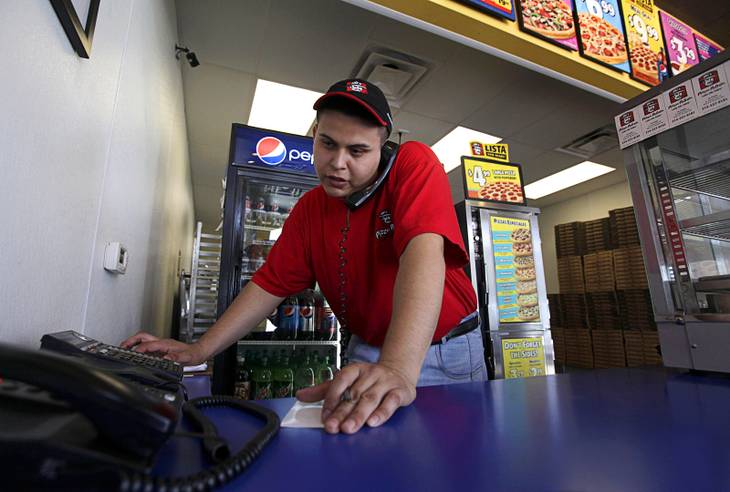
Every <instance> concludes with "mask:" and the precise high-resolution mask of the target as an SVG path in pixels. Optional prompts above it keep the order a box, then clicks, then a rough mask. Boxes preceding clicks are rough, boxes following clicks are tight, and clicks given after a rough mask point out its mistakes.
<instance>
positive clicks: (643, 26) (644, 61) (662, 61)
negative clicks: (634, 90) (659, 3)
mask: <svg viewBox="0 0 730 492" xmlns="http://www.w3.org/2000/svg"><path fill="white" fill-rule="evenodd" d="M621 5H622V10H623V15H624V25H625V26H626V34H627V37H628V42H629V43H628V44H629V61H630V63H631V76H632V77H633V78H635V79H637V80H640V81H642V82H644V83H646V84H649V85H658V84H659V83H660V82H661V81H662V80H664V79H666V78H667V77H668V76H669V66H668V62H667V59H666V54H665V52H664V43H663V41H662V39H661V27H660V22H659V13H658V12H659V11H658V9H657V8H656V7H655V6H654V0H621Z"/></svg>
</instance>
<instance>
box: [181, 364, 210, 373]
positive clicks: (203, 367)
mask: <svg viewBox="0 0 730 492" xmlns="http://www.w3.org/2000/svg"><path fill="white" fill-rule="evenodd" d="M206 369H208V363H207V362H203V363H202V364H198V365H197V366H185V367H183V372H199V371H205V370H206Z"/></svg>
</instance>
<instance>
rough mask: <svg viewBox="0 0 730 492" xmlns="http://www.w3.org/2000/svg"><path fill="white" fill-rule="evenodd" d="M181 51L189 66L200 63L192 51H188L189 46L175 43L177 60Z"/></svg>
mask: <svg viewBox="0 0 730 492" xmlns="http://www.w3.org/2000/svg"><path fill="white" fill-rule="evenodd" d="M182 53H185V58H187V60H188V63H189V64H190V66H191V67H193V68H194V67H197V66H198V65H200V62H199V61H198V56H197V55H196V54H195V52H194V51H190V48H188V47H187V46H179V45H177V44H176V45H175V59H176V60H179V59H180V55H181V54H182Z"/></svg>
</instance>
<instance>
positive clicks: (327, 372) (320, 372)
mask: <svg viewBox="0 0 730 492" xmlns="http://www.w3.org/2000/svg"><path fill="white" fill-rule="evenodd" d="M334 378H335V376H334V374H332V368H331V367H330V358H329V356H327V355H325V356H324V359H323V360H322V362H320V364H319V367H318V368H317V384H320V383H324V382H325V381H332V380H333V379H334Z"/></svg>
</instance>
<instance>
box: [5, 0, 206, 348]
mask: <svg viewBox="0 0 730 492" xmlns="http://www.w3.org/2000/svg"><path fill="white" fill-rule="evenodd" d="M74 3H75V4H76V6H77V8H78V9H79V11H80V12H79V16H80V17H81V19H82V23H83V22H85V18H86V10H87V9H88V1H87V2H86V3H85V4H84V2H74ZM0 19H3V28H2V29H0V46H2V47H3V48H2V50H3V65H2V76H0V115H2V117H0V149H1V150H0V210H2V214H3V220H2V232H1V233H0V341H3V342H17V343H22V344H24V345H27V346H31V347H37V346H38V343H39V340H40V337H41V335H42V334H43V333H46V332H51V331H57V330H65V329H74V330H77V331H80V332H83V333H86V334H88V335H90V336H92V337H94V338H98V339H101V340H104V341H109V342H116V341H119V340H121V339H123V338H124V337H126V336H127V335H129V334H131V333H132V332H134V331H136V330H137V329H139V328H142V327H144V328H145V329H148V330H150V331H153V332H157V333H163V332H165V331H166V330H167V329H168V328H169V325H170V319H171V310H172V299H173V293H174V291H175V289H176V284H177V276H176V275H177V271H176V270H177V263H178V251H181V253H182V257H183V258H182V264H183V265H185V264H189V261H190V260H189V257H190V251H189V250H190V244H191V238H192V233H193V198H192V185H191V178H190V166H189V161H188V149H187V137H186V128H185V114H184V106H183V94H182V82H181V74H180V67H179V65H178V62H176V60H175V59H174V56H173V54H174V50H173V46H174V43H175V41H176V40H177V24H176V15H175V6H174V2H173V1H172V0H165V1H160V0H155V1H148V0H113V1H104V2H101V8H100V11H99V17H98V21H97V24H96V34H95V37H94V41H93V46H92V51H91V58H90V59H89V60H86V59H82V58H80V57H78V56H77V55H76V53H75V52H74V51H73V49H72V48H71V45H70V43H69V41H68V39H67V38H66V35H65V33H64V32H63V29H62V28H61V25H60V23H59V21H58V19H57V17H56V15H55V13H54V11H53V9H52V7H51V5H50V3H49V2H47V1H40V0H35V1H28V2H26V1H24V2H1V3H0ZM107 241H121V242H123V243H124V244H125V245H126V246H127V247H128V249H129V251H130V263H129V268H128V270H127V274H126V275H123V276H114V275H112V274H109V273H107V272H105V271H104V270H103V269H102V258H103V255H104V245H105V243H106V242H107Z"/></svg>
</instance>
